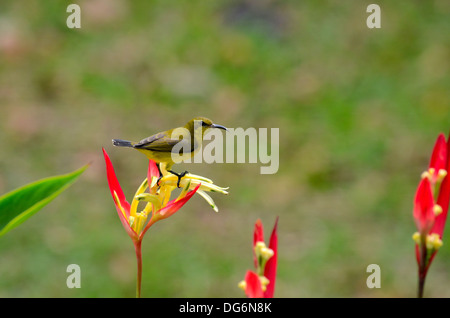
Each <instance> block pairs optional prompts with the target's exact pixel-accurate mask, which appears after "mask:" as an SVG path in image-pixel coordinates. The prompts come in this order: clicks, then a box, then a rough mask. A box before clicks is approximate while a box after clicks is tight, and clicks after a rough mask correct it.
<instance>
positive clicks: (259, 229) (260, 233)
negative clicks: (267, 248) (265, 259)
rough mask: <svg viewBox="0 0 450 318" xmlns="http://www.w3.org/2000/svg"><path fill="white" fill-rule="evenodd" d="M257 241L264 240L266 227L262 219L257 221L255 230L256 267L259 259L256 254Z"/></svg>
mask: <svg viewBox="0 0 450 318" xmlns="http://www.w3.org/2000/svg"><path fill="white" fill-rule="evenodd" d="M257 242H264V228H263V225H262V222H261V220H260V219H258V220H256V222H255V229H254V231H253V262H254V264H255V268H256V267H258V260H257V259H256V254H255V245H256V243H257Z"/></svg>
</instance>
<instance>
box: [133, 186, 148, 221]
mask: <svg viewBox="0 0 450 318" xmlns="http://www.w3.org/2000/svg"><path fill="white" fill-rule="evenodd" d="M147 187H148V182H147V178H145V180H144V181H142V183H141V185H140V186H139V188H138V189H137V191H136V194H135V195H134V197H133V201H132V202H131V207H130V215H131V216H136V213H137V207H138V204H139V200H136V197H137V196H138V195H140V194H141V193H143V192H144V191H145V190H146V189H147Z"/></svg>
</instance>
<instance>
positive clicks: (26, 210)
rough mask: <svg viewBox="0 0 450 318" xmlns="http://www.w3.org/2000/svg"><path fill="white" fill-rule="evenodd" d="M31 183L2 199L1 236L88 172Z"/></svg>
mask: <svg viewBox="0 0 450 318" xmlns="http://www.w3.org/2000/svg"><path fill="white" fill-rule="evenodd" d="M87 167H88V166H87V165H86V166H84V167H82V168H80V169H78V170H76V171H74V172H71V173H68V174H64V175H59V176H54V177H49V178H45V179H41V180H38V181H35V182H33V183H29V184H27V185H25V186H23V187H20V188H18V189H16V190H13V191H11V192H9V193H6V194H5V195H3V196H1V197H0V236H2V235H4V234H5V233H6V232H8V231H10V230H11V229H13V228H15V227H16V226H18V225H19V224H21V223H22V222H24V221H25V220H27V219H28V218H29V217H30V216H32V215H33V214H35V213H36V212H38V211H39V210H40V209H42V208H43V207H44V206H45V205H46V204H47V203H49V202H50V201H51V200H53V199H54V198H56V197H57V196H58V195H59V194H60V193H61V192H63V191H64V190H65V189H67V188H68V187H69V186H70V185H71V184H72V183H73V182H75V180H76V179H77V178H78V177H79V176H80V175H81V174H82V173H83V171H84V170H86V168H87Z"/></svg>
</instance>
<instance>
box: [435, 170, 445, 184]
mask: <svg viewBox="0 0 450 318" xmlns="http://www.w3.org/2000/svg"><path fill="white" fill-rule="evenodd" d="M445 176H447V170H445V169H439V172H438V177H437V181H438V182H441V181H442V180H444V178H445Z"/></svg>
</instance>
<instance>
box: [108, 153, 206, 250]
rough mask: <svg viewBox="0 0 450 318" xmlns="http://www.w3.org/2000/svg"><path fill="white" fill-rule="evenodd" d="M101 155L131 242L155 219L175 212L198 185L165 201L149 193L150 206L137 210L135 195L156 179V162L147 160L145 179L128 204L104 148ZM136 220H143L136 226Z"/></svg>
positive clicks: (116, 204) (157, 219)
mask: <svg viewBox="0 0 450 318" xmlns="http://www.w3.org/2000/svg"><path fill="white" fill-rule="evenodd" d="M103 155H104V157H105V162H106V173H107V178H108V184H109V190H110V191H111V195H112V197H113V200H114V204H115V206H116V209H117V214H118V215H119V218H120V221H121V222H122V225H123V227H124V229H125V231H126V232H127V233H128V235H129V236H130V237H131V239H132V240H133V242H137V241H140V240H142V238H143V236H144V234H145V232H146V231H147V230H148V229H149V227H150V226H151V225H152V224H154V223H155V222H156V221H159V220H161V219H165V218H167V217H169V216H171V215H173V214H174V213H175V212H177V211H178V210H179V209H180V208H181V207H182V206H183V205H184V204H185V203H186V202H187V201H189V200H190V199H191V198H192V196H193V195H194V194H195V192H197V190H198V188H199V187H200V184H199V185H197V187H196V188H195V189H194V190H191V191H189V192H188V191H183V192H182V193H181V194H180V196H179V197H178V198H177V199H174V200H172V201H169V202H167V203H164V197H162V198H161V199H158V198H157V196H156V195H155V193H150V195H153V196H154V197H153V199H154V200H152V201H150V203H151V204H150V205H149V206H150V208H149V209H148V210H144V211H142V212H138V211H137V207H138V202H139V200H138V199H137V197H138V196H139V195H142V194H143V193H144V192H145V190H146V189H147V188H150V187H151V184H152V180H157V179H158V178H159V176H160V174H159V170H158V167H157V166H156V163H155V162H154V161H153V160H149V166H148V172H147V179H146V180H144V182H143V183H142V185H141V187H140V188H139V189H138V191H137V192H136V195H135V196H134V197H133V201H132V204H131V205H130V204H129V203H128V201H127V200H126V198H125V195H124V194H123V191H122V188H121V186H120V184H119V181H118V180H117V177H116V173H115V172H114V167H113V165H112V163H111V160H110V159H109V156H108V154H107V153H106V151H105V149H103ZM153 183H154V182H153ZM150 192H152V189H150ZM153 192H154V191H153ZM149 213H151V219H150V221H148V223H147V224H146V225H145V221H146V219H147V216H148V214H149ZM144 217H145V219H144ZM138 221H143V222H142V223H141V224H139V226H138ZM144 225H145V227H144Z"/></svg>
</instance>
